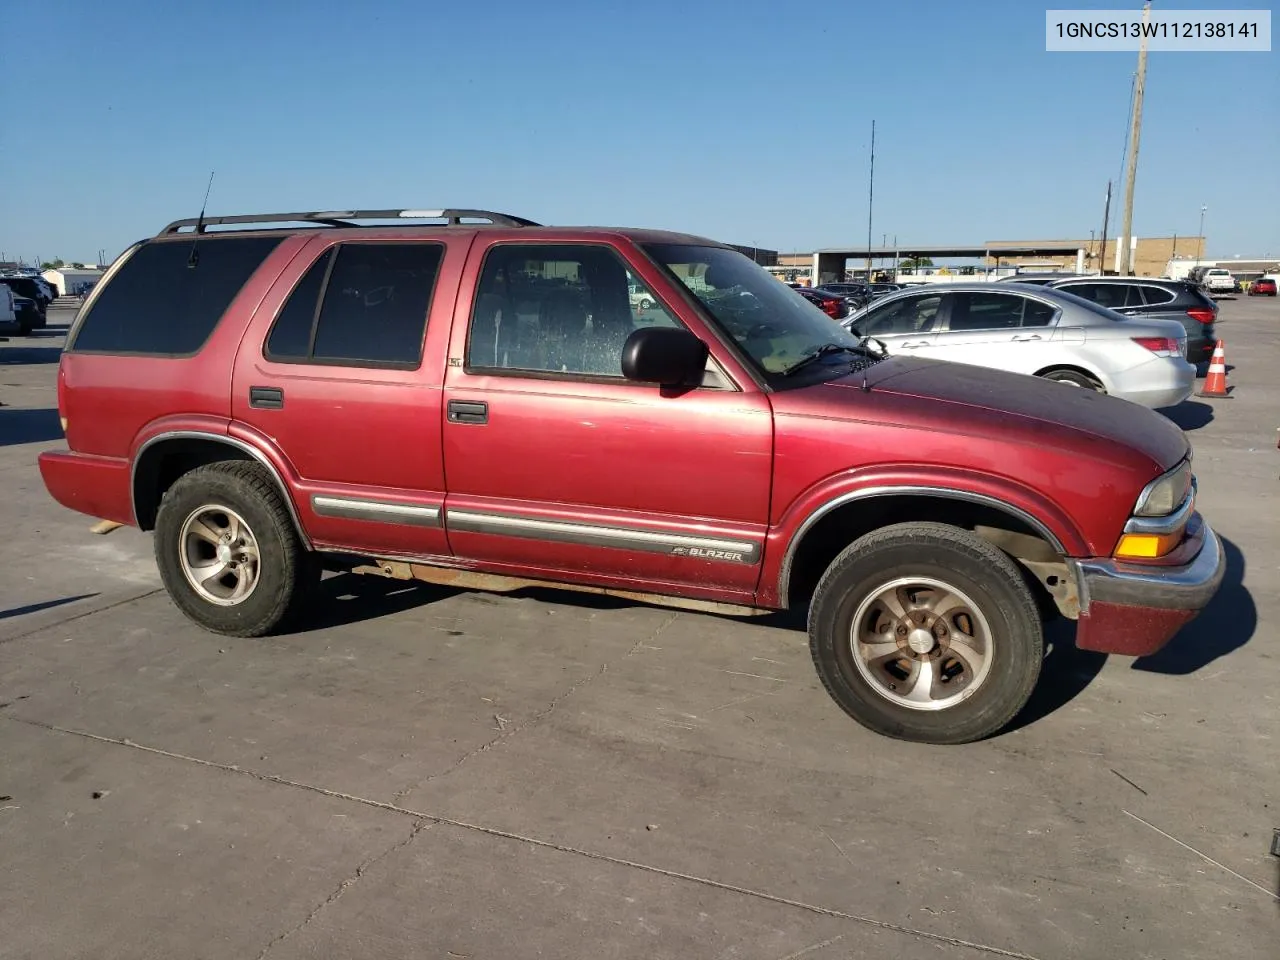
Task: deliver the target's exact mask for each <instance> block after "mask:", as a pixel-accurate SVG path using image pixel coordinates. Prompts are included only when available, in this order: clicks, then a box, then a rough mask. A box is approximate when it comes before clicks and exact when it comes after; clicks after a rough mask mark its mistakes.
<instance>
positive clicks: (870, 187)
mask: <svg viewBox="0 0 1280 960" xmlns="http://www.w3.org/2000/svg"><path fill="white" fill-rule="evenodd" d="M875 195H876V122H875V121H874V120H872V121H871V176H870V178H869V179H868V181H867V283H870V282H871V203H872V201H873V200H874V199H875Z"/></svg>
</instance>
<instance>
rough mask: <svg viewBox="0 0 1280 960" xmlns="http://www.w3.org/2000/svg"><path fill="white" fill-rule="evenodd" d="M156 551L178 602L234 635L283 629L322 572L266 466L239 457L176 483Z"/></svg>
mask: <svg viewBox="0 0 1280 960" xmlns="http://www.w3.org/2000/svg"><path fill="white" fill-rule="evenodd" d="M155 554H156V564H157V566H158V567H159V568H160V578H161V580H162V581H163V582H164V586H165V589H166V590H167V591H168V593H169V596H170V597H171V598H172V599H173V602H174V603H175V604H176V605H177V606H178V608H179V609H180V610H181V611H182V612H183V613H184V614H186V616H187V617H188V618H189V619H190V620H192V621H193V622H195V623H197V624H199V625H200V626H201V627H204V628H205V629H206V630H210V631H212V632H214V633H220V634H225V635H227V636H236V637H257V636H262V635H264V634H267V633H270V632H271V631H273V630H275V629H276V628H277V627H279V626H281V625H282V624H284V623H285V622H286V621H287V620H288V619H290V618H291V617H293V616H294V615H295V614H296V613H297V612H298V611H299V609H300V608H301V606H302V605H303V603H304V601H305V599H306V597H307V595H308V593H309V591H310V588H311V587H312V586H313V585H314V584H315V583H316V582H317V581H318V580H319V577H320V566H319V564H318V562H316V558H315V557H314V555H312V554H310V553H308V552H307V550H306V549H305V548H304V547H303V545H302V543H301V541H300V540H299V538H298V534H297V531H296V530H295V528H294V525H293V520H292V518H291V517H290V515H289V511H288V508H287V507H286V506H285V503H284V499H283V498H282V497H281V495H280V492H279V490H278V489H277V488H276V486H275V484H274V483H273V482H272V480H271V478H270V477H269V476H268V474H267V472H266V470H265V469H264V468H263V467H262V466H261V465H259V464H257V463H249V462H245V461H239V460H236V461H226V462H222V463H212V464H209V465H207V466H203V467H199V468H197V469H195V470H192V471H191V472H190V473H187V474H184V475H183V476H182V477H180V478H179V479H178V480H177V481H176V482H175V483H174V484H173V486H172V487H170V488H169V489H168V491H167V492H166V493H165V495H164V498H163V499H162V500H161V503H160V509H159V511H158V513H157V514H156V528H155Z"/></svg>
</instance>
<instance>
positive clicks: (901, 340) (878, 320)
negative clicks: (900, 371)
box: [853, 291, 942, 356]
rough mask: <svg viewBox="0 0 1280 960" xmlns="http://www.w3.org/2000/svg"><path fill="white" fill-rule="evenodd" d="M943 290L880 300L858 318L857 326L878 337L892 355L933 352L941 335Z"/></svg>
mask: <svg viewBox="0 0 1280 960" xmlns="http://www.w3.org/2000/svg"><path fill="white" fill-rule="evenodd" d="M941 305H942V294H941V293H933V292H925V291H921V292H920V293H915V294H911V295H909V296H904V297H894V298H893V299H892V300H888V301H886V302H884V303H880V304H877V305H876V306H873V307H872V308H871V309H870V310H868V311H867V312H866V313H865V314H863V315H862V316H861V317H859V318H858V319H857V320H856V321H854V325H853V326H854V330H855V332H856V333H858V334H861V335H862V336H864V337H874V338H875V339H876V340H879V341H880V342H881V343H883V344H884V346H885V349H887V350H888V351H889V353H890V355H895V354H905V355H908V356H910V355H912V354H918V355H924V356H928V355H929V349H928V348H929V347H931V346H933V343H934V338H935V337H936V335H937V330H938V321H939V309H940V307H941Z"/></svg>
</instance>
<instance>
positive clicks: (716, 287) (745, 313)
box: [644, 243, 858, 374]
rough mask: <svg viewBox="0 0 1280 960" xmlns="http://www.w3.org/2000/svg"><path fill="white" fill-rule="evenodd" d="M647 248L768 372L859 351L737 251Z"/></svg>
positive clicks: (681, 246)
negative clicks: (828, 349)
mask: <svg viewBox="0 0 1280 960" xmlns="http://www.w3.org/2000/svg"><path fill="white" fill-rule="evenodd" d="M644 249H645V251H646V252H647V253H648V254H649V255H650V256H651V257H653V258H654V259H655V260H656V261H658V263H659V264H661V265H662V266H664V267H666V268H667V269H668V270H669V271H670V272H671V273H672V274H673V275H674V276H675V278H676V279H677V280H679V281H680V282H681V283H683V284H684V285H685V287H687V288H688V289H689V292H690V293H692V294H693V295H694V296H695V297H696V298H697V299H698V300H699V301H700V302H701V303H702V305H703V306H704V307H705V308H706V310H707V312H708V313H710V314H711V316H712V317H713V318H714V319H715V320H716V322H717V323H718V324H719V325H720V326H721V327H722V328H723V329H724V331H725V332H726V333H727V334H728V335H729V336H730V337H732V338H733V340H734V342H736V343H737V345H738V346H739V347H740V348H741V349H742V351H743V352H744V353H746V354H747V355H748V356H749V357H751V359H752V360H754V361H755V362H756V363H757V364H758V365H759V366H760V367H761V368H762V369H763V370H764V371H765V372H766V373H770V374H782V373H784V372H786V371H787V370H789V369H791V368H792V366H793V365H794V364H795V363H796V361H798V360H801V359H803V358H804V357H806V356H809V355H811V354H814V353H816V352H817V351H818V350H819V349H820V348H821V347H824V346H826V345H828V344H835V345H837V346H842V347H850V348H856V347H857V346H858V338H857V337H856V336H855V335H853V334H852V333H850V332H849V331H848V330H846V329H844V328H843V327H842V326H840V325H839V324H838V323H836V321H834V320H832V319H831V318H830V317H828V316H827V315H826V314H825V313H823V312H822V311H821V310H820V309H819V308H818V307H815V306H814V305H813V304H812V303H810V302H809V301H808V300H806V299H805V298H804V297H803V296H801V295H800V294H799V293H797V292H796V291H795V290H793V289H792V288H791V287H788V286H787V285H786V284H785V283H779V282H778V281H777V280H775V279H774V278H773V277H772V276H770V275H769V273H768V272H767V271H765V270H764V269H763V268H762V267H760V266H757V265H756V264H755V263H754V262H753V261H752V260H751V259H750V258H749V257H746V256H744V255H743V254H741V253H738V252H737V251H736V250H730V249H726V248H724V247H705V246H700V245H697V244H683V243H653V244H645V245H644ZM832 356H833V359H834V360H835V362H837V363H839V362H840V355H839V354H833V355H832Z"/></svg>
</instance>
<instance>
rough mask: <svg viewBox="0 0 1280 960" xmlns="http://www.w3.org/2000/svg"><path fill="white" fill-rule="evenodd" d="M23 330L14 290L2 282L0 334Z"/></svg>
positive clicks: (0, 289) (4, 334) (0, 293)
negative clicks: (14, 299) (14, 302)
mask: <svg viewBox="0 0 1280 960" xmlns="http://www.w3.org/2000/svg"><path fill="white" fill-rule="evenodd" d="M21 332H22V326H21V324H19V323H18V311H17V309H16V308H15V307H14V304H13V291H12V290H11V289H10V288H9V287H8V285H7V284H3V283H0V336H6V335H8V334H10V333H21Z"/></svg>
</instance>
